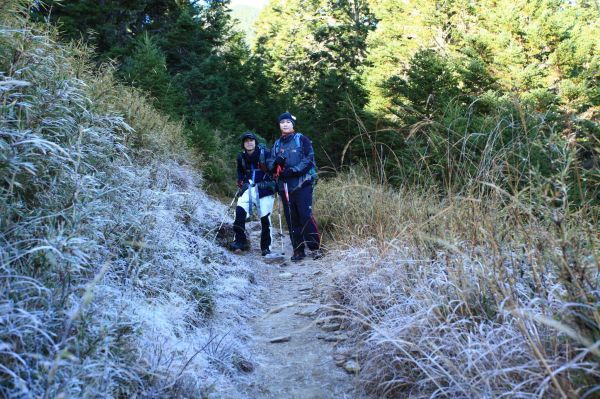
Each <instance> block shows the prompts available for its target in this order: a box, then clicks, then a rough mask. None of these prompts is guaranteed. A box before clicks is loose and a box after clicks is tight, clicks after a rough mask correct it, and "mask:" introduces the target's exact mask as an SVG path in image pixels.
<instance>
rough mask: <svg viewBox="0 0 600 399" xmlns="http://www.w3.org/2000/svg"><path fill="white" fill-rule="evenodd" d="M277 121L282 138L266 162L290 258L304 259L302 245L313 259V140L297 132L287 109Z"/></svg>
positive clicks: (317, 241)
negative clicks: (282, 217)
mask: <svg viewBox="0 0 600 399" xmlns="http://www.w3.org/2000/svg"><path fill="white" fill-rule="evenodd" d="M278 122H279V129H280V130H281V137H280V138H279V139H277V140H276V141H275V144H274V145H273V149H272V150H271V158H270V159H268V161H267V164H268V166H269V170H270V171H271V172H272V173H274V175H275V176H276V178H277V191H278V193H279V196H280V198H281V201H282V203H283V209H284V213H285V220H286V222H287V225H288V230H289V232H290V239H291V241H292V247H293V248H294V254H293V255H292V258H291V260H292V261H294V262H298V261H300V260H302V259H303V258H305V257H306V254H305V247H308V248H309V249H310V250H312V251H313V258H314V259H318V258H320V257H321V256H322V252H321V250H320V246H321V236H320V234H319V229H318V227H317V223H316V221H315V219H314V217H313V213H312V201H313V185H314V183H315V179H316V163H315V153H314V150H313V146H312V142H311V141H310V140H309V139H308V137H306V136H305V135H303V134H302V133H298V132H296V117H294V116H293V115H292V114H290V113H289V112H285V113H283V114H281V115H280V116H279V118H278Z"/></svg>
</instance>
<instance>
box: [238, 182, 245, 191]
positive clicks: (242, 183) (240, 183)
mask: <svg viewBox="0 0 600 399" xmlns="http://www.w3.org/2000/svg"><path fill="white" fill-rule="evenodd" d="M243 185H244V181H243V180H238V181H237V186H238V188H239V189H241V188H242V186H243Z"/></svg>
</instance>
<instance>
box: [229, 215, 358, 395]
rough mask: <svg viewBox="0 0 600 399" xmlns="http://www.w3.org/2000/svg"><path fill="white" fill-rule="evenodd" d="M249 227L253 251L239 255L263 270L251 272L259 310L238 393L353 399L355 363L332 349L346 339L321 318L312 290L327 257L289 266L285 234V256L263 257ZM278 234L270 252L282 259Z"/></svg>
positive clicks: (253, 319)
mask: <svg viewBox="0 0 600 399" xmlns="http://www.w3.org/2000/svg"><path fill="white" fill-rule="evenodd" d="M247 227H248V231H249V232H250V239H251V242H252V245H253V248H252V250H250V251H248V252H244V253H243V254H241V255H240V256H244V257H248V258H249V259H248V261H249V262H252V263H253V264H255V265H256V266H257V267H259V268H262V270H256V273H255V276H256V283H257V285H258V287H259V288H258V289H257V296H258V298H257V299H258V301H259V303H260V305H259V310H258V312H257V314H256V315H254V316H252V317H251V318H250V320H248V322H249V323H248V324H249V326H250V329H251V331H249V337H250V339H249V342H247V344H248V346H249V347H250V348H251V349H250V351H251V356H252V358H251V359H249V360H250V362H251V366H250V367H251V369H252V370H251V371H250V370H249V372H248V373H247V374H246V375H245V376H244V378H243V379H242V381H241V382H240V386H239V388H240V391H242V392H244V394H246V395H248V397H251V398H290V399H292V398H294V399H295V398H298V399H300V398H302V399H311V398H314V399H316V398H357V396H356V393H355V392H354V391H353V388H354V383H355V382H354V378H353V369H352V367H354V366H353V363H352V361H351V360H350V361H348V359H347V358H345V357H344V355H343V354H340V353H338V352H339V350H340V346H339V345H336V343H340V344H343V341H344V339H345V338H346V336H345V334H344V333H343V332H342V331H338V330H339V322H337V321H336V320H335V319H331V318H327V317H324V318H321V319H319V316H320V314H321V312H320V304H319V298H318V296H317V295H318V294H317V291H316V289H317V288H318V285H319V284H320V278H321V277H322V276H323V274H324V269H325V268H327V256H325V257H324V258H322V259H319V260H316V261H315V260H313V259H312V258H311V257H310V255H309V253H307V255H308V256H307V258H306V259H305V260H303V261H301V262H298V263H294V262H291V261H290V254H291V251H292V248H291V245H290V243H289V237H287V234H286V235H285V236H284V237H283V239H284V245H285V255H284V257H281V256H280V258H279V259H273V260H268V259H265V258H263V257H261V256H260V253H259V251H258V250H257V248H256V246H257V243H258V242H259V241H260V240H259V236H260V225H258V226H257V225H256V224H253V223H250V224H249V225H247ZM273 227H274V226H273ZM279 234H280V233H279V230H278V229H275V228H273V244H272V245H271V248H272V250H273V253H274V254H278V255H281V244H280V236H279ZM321 317H322V316H321ZM336 359H337V363H338V365H336Z"/></svg>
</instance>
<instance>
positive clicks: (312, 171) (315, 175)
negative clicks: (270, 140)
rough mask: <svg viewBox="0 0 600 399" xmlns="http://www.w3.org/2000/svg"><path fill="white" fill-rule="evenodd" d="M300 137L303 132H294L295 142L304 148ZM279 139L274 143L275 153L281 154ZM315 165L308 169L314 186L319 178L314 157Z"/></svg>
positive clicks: (298, 146) (297, 145)
mask: <svg viewBox="0 0 600 399" xmlns="http://www.w3.org/2000/svg"><path fill="white" fill-rule="evenodd" d="M300 138H302V133H294V143H295V144H296V148H300V149H302V144H301V143H300ZM279 145H280V144H279V139H277V140H275V144H274V145H273V149H274V154H279ZM312 161H313V167H312V168H310V170H309V171H308V175H309V176H310V178H311V179H312V184H313V186H314V185H315V184H317V180H319V175H318V170H317V161H315V159H314V158H313V160H312Z"/></svg>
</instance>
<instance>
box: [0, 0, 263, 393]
mask: <svg viewBox="0 0 600 399" xmlns="http://www.w3.org/2000/svg"><path fill="white" fill-rule="evenodd" d="M18 6H19V4H18V2H12V1H9V2H8V3H7V2H2V4H1V5H0V204H1V207H0V265H1V270H0V396H1V397H11V398H32V397H37V398H57V397H79V398H81V397H94V398H102V397H106V398H112V397H146V398H152V397H156V398H159V397H160V398H164V397H182V396H192V395H193V396H195V397H197V396H199V395H210V394H211V392H221V391H228V390H232V389H233V388H232V384H231V382H230V378H229V377H228V375H229V374H230V373H231V372H232V371H233V370H235V365H236V361H237V360H236V359H242V358H243V356H244V348H243V347H241V346H240V345H239V341H240V336H241V335H243V334H245V332H244V329H243V326H244V321H243V319H241V317H240V316H239V315H240V314H244V313H248V312H249V311H248V310H247V309H246V307H247V306H248V304H246V303H245V302H243V301H244V299H246V298H245V297H246V296H247V295H248V290H249V287H250V283H249V281H250V280H251V279H252V276H251V273H250V270H251V266H252V265H241V264H239V263H238V262H237V261H235V260H232V258H231V257H230V255H228V254H227V253H225V252H224V251H223V250H222V249H221V248H220V247H218V246H217V245H215V244H213V243H212V237H213V234H214V227H215V226H216V225H217V224H218V222H219V221H220V219H221V216H222V215H223V213H224V211H225V209H224V206H223V205H221V204H220V203H217V202H215V201H214V200H212V199H210V198H209V197H207V196H206V194H205V193H204V192H202V191H200V189H199V188H198V187H199V185H200V183H201V176H200V175H199V174H198V173H197V172H194V171H193V168H192V166H193V163H194V162H195V161H194V159H193V157H191V155H190V154H189V153H187V151H186V146H185V143H184V142H183V140H182V139H181V131H180V126H179V125H178V124H177V123H174V122H171V121H169V120H167V119H166V118H164V117H162V116H160V114H158V113H157V112H156V110H155V109H153V108H152V107H151V106H150V105H149V104H150V102H149V101H147V100H146V99H145V98H144V95H143V94H142V93H140V92H137V91H135V90H133V89H130V88H125V87H122V86H119V85H118V84H116V83H115V80H114V79H113V77H112V75H111V72H112V69H111V67H110V66H107V67H105V68H103V70H102V71H100V72H93V69H92V67H91V65H90V63H89V62H88V60H87V57H88V53H89V52H88V50H87V49H85V48H82V47H78V46H76V45H72V46H63V45H58V44H57V43H56V42H55V40H54V38H55V35H54V33H53V32H46V31H43V30H40V28H39V27H33V26H31V25H30V24H29V22H28V20H27V19H26V18H25V17H23V15H26V14H25V13H20V12H18Z"/></svg>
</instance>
